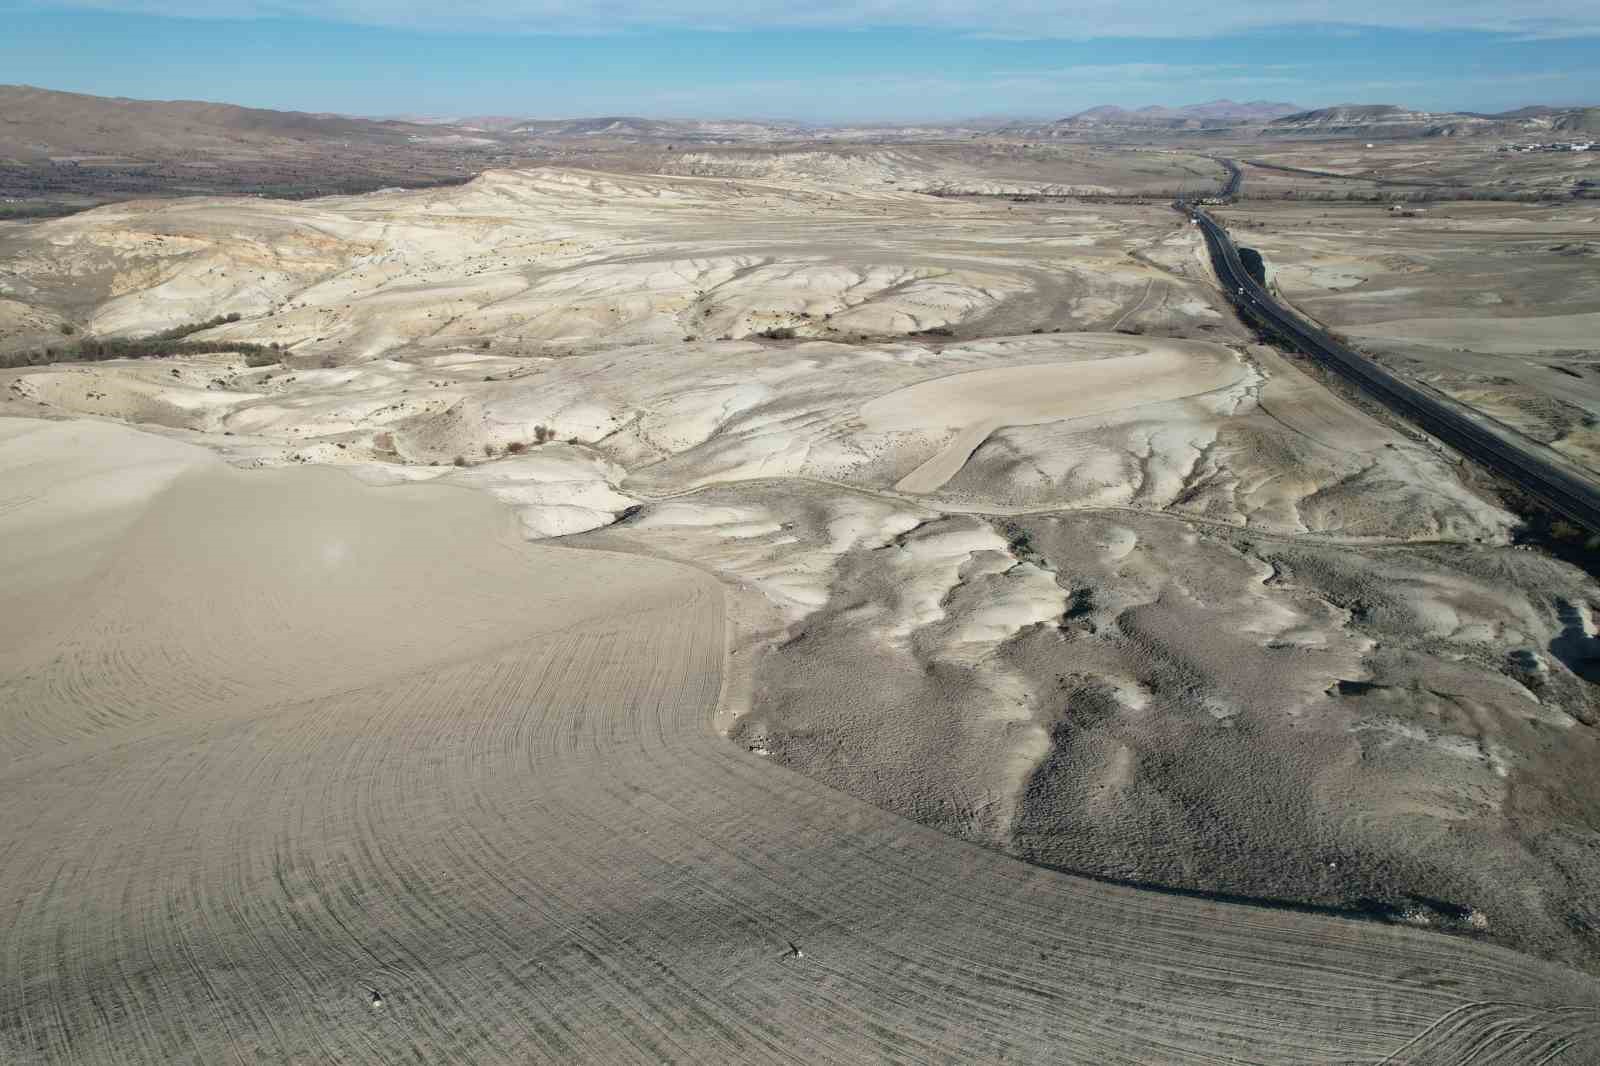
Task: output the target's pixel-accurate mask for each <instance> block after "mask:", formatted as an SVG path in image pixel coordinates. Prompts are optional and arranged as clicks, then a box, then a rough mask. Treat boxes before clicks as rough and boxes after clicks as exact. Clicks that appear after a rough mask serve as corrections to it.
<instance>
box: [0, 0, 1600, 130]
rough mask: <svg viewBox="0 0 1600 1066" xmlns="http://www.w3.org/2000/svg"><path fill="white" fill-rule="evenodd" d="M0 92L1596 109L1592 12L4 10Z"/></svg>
mask: <svg viewBox="0 0 1600 1066" xmlns="http://www.w3.org/2000/svg"><path fill="white" fill-rule="evenodd" d="M0 16H3V17H4V19H5V21H4V25H5V26H6V32H5V33H4V34H3V35H0V82H10V83H22V84H30V85H39V86H43V87H46V88H52V89H66V90H71V91H76V92H90V93H97V94H102V95H117V96H134V97H141V98H150V99H178V98H182V99H202V100H221V101H227V102H231V103H240V104H247V105H251V106H258V107H274V108H286V109H296V110H309V111H339V112H344V113H350V114H374V115H382V114H429V115H439V116H453V115H465V114H508V115H525V116H530V117H533V116H545V117H570V116H577V115H595V114H635V115H648V116H661V117H688V116H700V117H752V118H790V119H797V120H804V121H824V122H825V121H862V120H874V119H882V120H893V121H905V120H921V119H938V118H957V117H967V116H978V115H994V114H1006V115H1019V116H1038V117H1059V116H1060V115H1063V114H1067V113H1070V112H1072V111H1076V110H1080V109H1082V108H1084V107H1088V106H1091V105H1095V104H1100V103H1118V104H1123V105H1125V106H1131V107H1139V106H1144V105H1147V104H1183V103H1194V102H1199V101H1203V100H1210V99H1214V98H1217V97H1229V98H1232V99H1236V100H1260V99H1265V100H1285V101H1289V102H1291V103H1297V104H1301V105H1304V106H1307V107H1315V106H1323V105H1327V104H1333V103H1345V102H1361V103H1401V104H1406V105H1410V106H1415V107H1424V108H1432V109H1466V110H1482V111H1492V110H1503V109H1506V108H1510V107H1516V106H1520V105H1522V104H1527V103H1556V104H1570V103H1596V104H1600V74H1597V72H1596V68H1597V64H1596V63H1595V56H1596V55H1597V54H1600V2H1596V0H1540V2H1539V3H1537V4H1534V3H1527V2H1524V3H1512V2H1494V3H1491V2H1485V0H1453V2H1440V0H1389V2H1382V0H1337V2H1335V0H1151V2H1150V3H1148V4H1146V5H1142V6H1141V5H1138V4H1130V3H1128V2H1126V0H1050V2H1045V0H988V2H982V0H865V2H858V3H843V2H840V0H811V2H810V3H796V2H795V0H783V2H779V0H744V2H740V3H735V2H731V0H654V2H650V0H600V2H594V3H571V2H567V0H455V2H451V3H441V2H439V0H321V2H315V0H165V2H161V3H155V2H150V0H81V2H80V0H65V2H63V0H0Z"/></svg>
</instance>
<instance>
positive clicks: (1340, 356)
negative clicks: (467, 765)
mask: <svg viewBox="0 0 1600 1066" xmlns="http://www.w3.org/2000/svg"><path fill="white" fill-rule="evenodd" d="M1219 162H1222V160H1219ZM1226 165H1228V166H1229V170H1230V175H1231V176H1230V178H1229V180H1228V184H1227V187H1226V189H1225V190H1224V192H1223V194H1222V195H1223V196H1224V198H1227V197H1231V196H1233V195H1236V194H1237V192H1238V187H1239V184H1240V180H1241V179H1240V174H1239V170H1238V167H1237V166H1234V165H1232V164H1231V163H1229V164H1226ZM1178 206H1179V208H1180V210H1183V211H1185V212H1187V213H1189V214H1190V215H1191V216H1192V217H1194V218H1196V219H1198V220H1199V223H1200V228H1201V231H1202V232H1203V233H1204V234H1205V238H1206V245H1207V247H1208V248H1209V249H1210V252H1211V263H1212V266H1213V268H1214V269H1215V270H1216V272H1217V278H1218V280H1219V281H1221V283H1222V286H1223V290H1224V292H1226V293H1227V294H1228V298H1229V299H1230V300H1232V301H1233V303H1234V306H1235V307H1237V308H1238V309H1239V311H1240V312H1241V313H1242V314H1244V315H1246V316H1247V317H1249V318H1254V319H1256V320H1258V321H1260V322H1262V323H1264V324H1265V325H1266V327H1267V329H1268V331H1269V332H1271V333H1272V334H1273V335H1275V336H1276V337H1277V338H1278V339H1280V340H1282V341H1286V342H1287V343H1289V344H1291V345H1292V346H1293V347H1294V348H1296V349H1298V350H1299V351H1302V352H1304V353H1306V354H1307V355H1310V356H1311V357H1313V358H1315V359H1317V360H1319V361H1320V362H1321V363H1323V364H1324V365H1325V366H1327V367H1328V368H1329V369H1331V370H1333V371H1334V372H1336V373H1338V374H1340V375H1341V376H1343V377H1344V378H1345V379H1346V380H1348V381H1350V382H1352V383H1353V384H1355V385H1356V386H1358V387H1359V388H1360V389H1361V390H1362V391H1363V392H1365V393H1366V394H1367V395H1368V396H1370V397H1372V398H1373V399H1375V400H1377V401H1378V402H1379V403H1381V404H1383V405H1384V406H1385V407H1387V408H1388V409H1389V410H1391V411H1393V412H1394V413H1395V414H1398V415H1400V416H1401V417H1402V418H1405V419H1407V420H1408V421H1410V422H1411V423H1412V424H1414V425H1415V426H1417V427H1418V428H1419V429H1421V430H1423V431H1424V432H1426V433H1429V434H1431V435H1432V436H1434V437H1436V438H1437V439H1439V440H1440V441H1442V442H1444V443H1445V444H1447V445H1449V446H1450V447H1452V448H1454V449H1455V450H1456V451H1458V452H1460V453H1461V454H1462V455H1464V456H1466V457H1467V458H1469V459H1471V460H1473V461H1475V462H1477V463H1478V464H1479V465H1481V466H1483V467H1484V468H1485V469H1487V470H1489V471H1491V472H1493V473H1495V474H1497V475H1499V476H1500V477H1502V478H1504V479H1505V480H1507V481H1509V482H1511V483H1512V484H1513V485H1515V486H1516V487H1517V488H1519V489H1521V490H1522V491H1523V492H1525V493H1527V494H1528V495H1529V496H1531V497H1533V498H1534V499H1536V500H1539V501H1540V502H1542V503H1543V504H1545V505H1546V506H1547V507H1549V508H1550V509H1551V510H1553V511H1555V512H1557V513H1558V514H1561V515H1563V516H1565V517H1566V518H1568V519H1570V520H1572V521H1573V522H1576V523H1578V524H1579V525H1581V526H1583V527H1584V528H1585V529H1588V530H1590V531H1591V532H1600V490H1597V489H1596V486H1595V485H1594V483H1593V482H1591V481H1589V480H1588V479H1587V478H1584V477H1582V476H1581V475H1578V474H1576V473H1574V472H1572V471H1570V470H1568V469H1566V468H1565V467H1563V466H1561V465H1558V464H1557V463H1555V462H1553V461H1551V459H1550V458H1549V457H1548V456H1547V455H1546V454H1542V453H1543V452H1544V449H1543V448H1542V447H1541V446H1539V445H1536V444H1531V443H1525V442H1523V441H1521V440H1519V439H1517V438H1515V437H1513V436H1512V435H1510V434H1508V433H1507V434H1502V433H1499V432H1496V431H1495V430H1494V429H1492V428H1490V427H1489V426H1488V425H1487V424H1485V423H1484V422H1481V421H1479V420H1478V419H1476V418H1474V417H1473V416H1471V415H1469V414H1466V413H1464V412H1463V411H1462V410H1461V409H1460V408H1458V407H1457V406H1456V405H1455V404H1453V403H1451V402H1449V401H1448V400H1445V399H1443V398H1441V397H1438V396H1436V395H1434V394H1432V393H1429V392H1427V391H1425V390H1423V389H1420V388H1418V387H1417V386H1415V385H1412V384H1410V383H1409V382H1406V381H1404V380H1402V379H1401V378H1399V377H1397V376H1396V375H1394V374H1391V373H1390V372H1389V371H1387V370H1385V369H1384V368H1383V367H1381V366H1379V365H1378V364H1377V363H1375V362H1373V361H1372V360H1371V359H1368V358H1367V357H1366V356H1364V355H1362V354H1361V353H1359V352H1357V351H1355V350H1354V349H1352V348H1350V347H1348V346H1346V345H1344V344H1341V343H1339V342H1338V341H1337V340H1335V339H1334V338H1333V337H1332V336H1330V335H1329V334H1328V332H1327V331H1326V330H1323V329H1319V328H1317V327H1316V326H1313V325H1311V324H1310V323H1308V322H1307V321H1306V320H1305V319H1303V318H1301V317H1299V316H1298V315H1296V314H1294V313H1293V312H1291V311H1289V310H1286V309H1285V308H1284V307H1283V306H1282V305H1280V304H1279V303H1278V302H1277V301H1276V300H1274V299H1273V298H1272V296H1271V294H1269V293H1268V292H1267V291H1266V289H1264V288H1262V286H1261V285H1259V284H1258V283H1257V282H1256V281H1255V279H1254V278H1252V277H1251V276H1250V272H1249V271H1248V270H1246V269H1245V266H1244V263H1243V262H1242V261H1241V260H1240V258H1239V250H1238V248H1237V247H1235V246H1234V243H1233V241H1232V239H1231V238H1230V237H1229V236H1228V231H1227V230H1226V229H1224V228H1223V227H1222V225H1221V223H1219V222H1218V221H1217V220H1216V219H1214V218H1212V217H1211V215H1209V214H1208V213H1207V212H1206V211H1205V210H1204V209H1202V208H1199V207H1195V206H1192V205H1187V204H1182V203H1180V204H1179V205H1178Z"/></svg>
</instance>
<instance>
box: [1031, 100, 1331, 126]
mask: <svg viewBox="0 0 1600 1066" xmlns="http://www.w3.org/2000/svg"><path fill="white" fill-rule="evenodd" d="M1300 110H1301V108H1300V106H1299V105H1298V104H1285V103H1276V102H1273V101H1271V100H1252V101H1250V102H1249V103H1244V104H1241V103H1236V102H1235V101H1233V100H1212V101H1210V102H1209V103H1204V104H1189V105H1187V106H1185V107H1141V108H1139V109H1138V110H1136V111H1130V110H1128V109H1127V108H1123V107H1117V106H1116V105H1114V104H1102V105H1100V106H1099V107H1091V108H1089V109H1088V110H1087V111H1079V112H1078V113H1077V114H1076V115H1069V116H1067V117H1066V118H1064V119H1061V120H1060V121H1059V122H1057V123H1056V125H1058V126H1080V127H1084V126H1087V127H1093V126H1125V127H1136V126H1148V127H1151V128H1153V129H1178V128H1183V127H1185V126H1190V127H1202V126H1207V125H1214V124H1226V125H1242V124H1244V123H1247V122H1266V121H1269V120H1271V119H1275V118H1281V117H1282V116H1284V115H1292V114H1294V113H1295V112H1297V111H1300Z"/></svg>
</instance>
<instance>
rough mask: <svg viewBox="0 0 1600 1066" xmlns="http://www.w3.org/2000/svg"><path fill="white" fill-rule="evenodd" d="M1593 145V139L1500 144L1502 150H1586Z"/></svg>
mask: <svg viewBox="0 0 1600 1066" xmlns="http://www.w3.org/2000/svg"><path fill="white" fill-rule="evenodd" d="M1593 147H1594V142H1593V141H1552V142H1550V143H1549V144H1545V143H1543V142H1540V141H1530V142H1529V143H1527V144H1502V145H1501V146H1500V148H1499V151H1502V152H1519V153H1520V152H1587V151H1589V150H1590V149H1592V148H1593Z"/></svg>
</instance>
